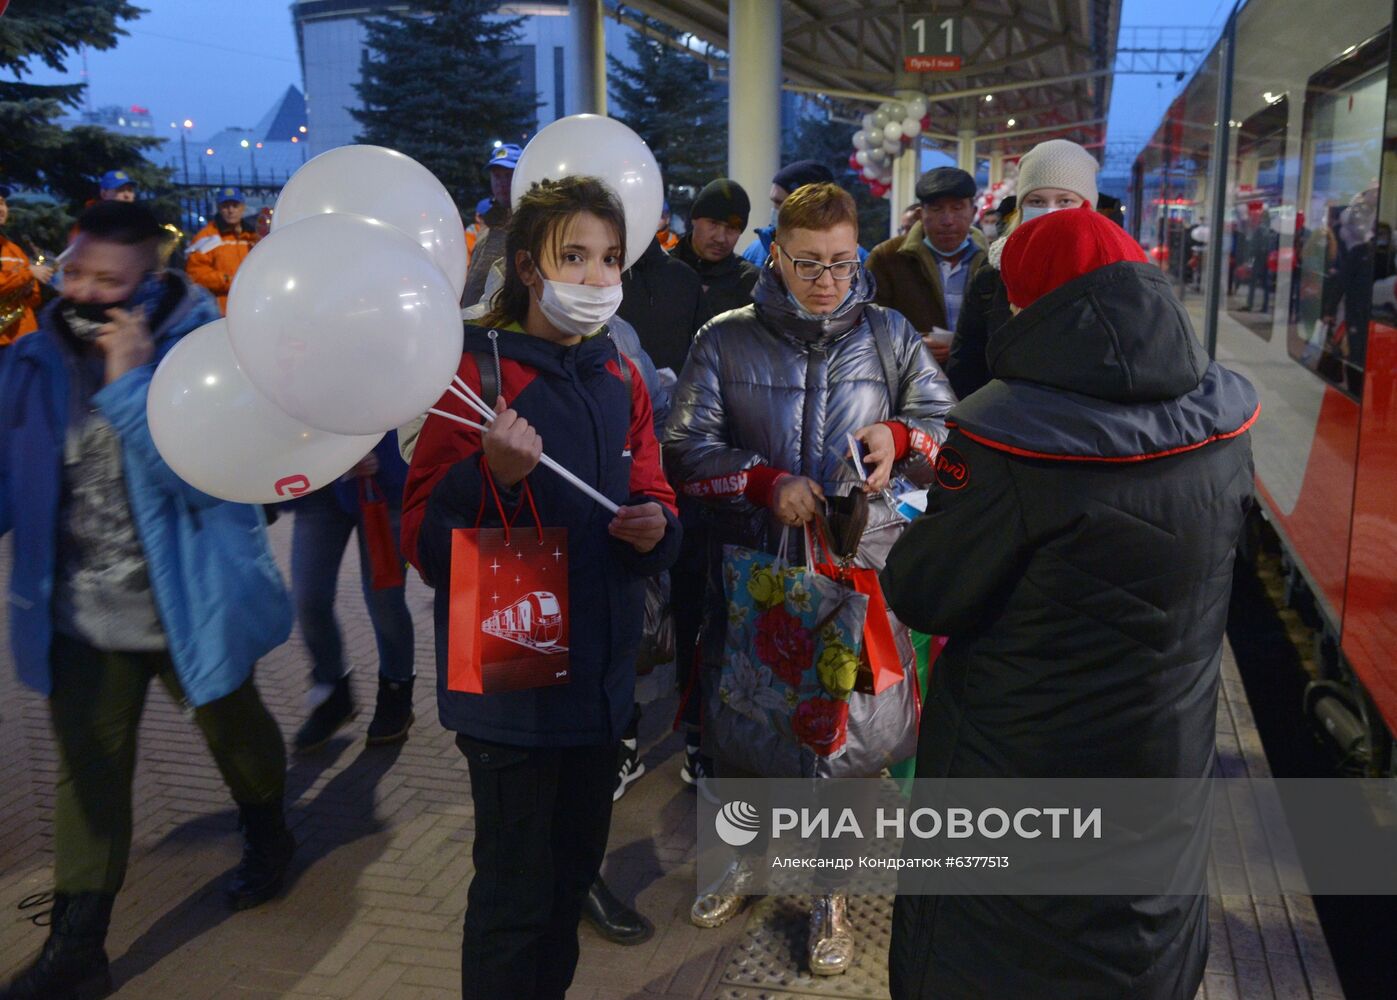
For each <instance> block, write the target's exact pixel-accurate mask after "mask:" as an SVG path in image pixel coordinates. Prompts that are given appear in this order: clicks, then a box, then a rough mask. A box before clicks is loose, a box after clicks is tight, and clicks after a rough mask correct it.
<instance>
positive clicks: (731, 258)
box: [674, 177, 759, 316]
mask: <svg viewBox="0 0 1397 1000" xmlns="http://www.w3.org/2000/svg"><path fill="white" fill-rule="evenodd" d="M751 212H752V202H751V201H750V200H749V199H748V197H747V192H746V191H744V190H742V186H741V185H739V184H738V183H737V181H734V180H730V179H729V178H727V177H720V178H719V179H718V180H716V181H712V182H710V183H709V184H708V185H707V186H705V187H704V189H703V190H702V191H700V192H699V194H698V197H697V198H695V199H694V205H693V208H691V209H690V210H689V233H688V235H687V236H685V237H684V238H683V239H682V240H680V241H679V245H678V246H677V247H675V248H674V256H675V257H678V258H679V259H680V260H682V261H683V262H684V263H685V264H688V265H689V266H690V267H691V268H693V269H694V270H695V271H696V272H697V273H698V276H699V280H700V281H701V282H703V294H704V300H705V301H706V302H707V304H708V311H709V313H710V314H711V315H713V316H717V315H718V314H719V313H725V312H727V311H728V310H729V309H741V308H742V307H743V306H746V305H751V304H752V289H753V288H754V287H755V286H756V284H757V274H758V273H759V272H758V271H757V268H756V266H755V265H753V264H752V263H751V262H749V261H746V260H743V259H742V258H741V257H739V256H737V254H735V253H733V252H732V251H733V247H735V246H737V241H738V239H739V238H741V236H742V231H743V230H744V229H746V228H747V217H748V216H749V215H750V214H751Z"/></svg>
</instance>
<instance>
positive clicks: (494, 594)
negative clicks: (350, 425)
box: [446, 471, 568, 694]
mask: <svg viewBox="0 0 1397 1000" xmlns="http://www.w3.org/2000/svg"><path fill="white" fill-rule="evenodd" d="M485 482H486V484H487V485H488V487H489V490H490V493H491V494H492V495H493V496H494V500H495V506H496V509H498V510H499V512H500V520H501V521H502V522H503V523H504V525H505V527H503V528H480V527H476V528H457V529H456V530H454V531H453V532H452V533H451V610H450V615H449V619H448V624H447V676H446V687H447V689H448V690H450V691H465V692H469V693H471V694H498V693H499V692H502V691H520V690H523V689H525V688H536V687H546V686H548V685H550V684H566V683H567V682H568V534H567V529H566V528H545V527H543V526H542V524H541V523H540V522H539V518H538V510H537V509H536V508H535V507H534V498H533V493H532V492H531V491H530V490H529V485H528V483H527V482H525V483H524V498H525V500H527V502H528V505H529V509H530V510H531V511H532V512H533V516H534V526H533V530H529V529H528V528H527V527H521V528H512V527H511V525H512V522H513V518H506V517H505V515H504V507H503V505H502V504H501V503H500V498H499V493H498V492H497V491H496V490H495V483H494V480H493V479H492V478H491V477H490V474H489V472H488V471H487V472H486V473H485ZM483 491H484V490H483V488H482V492H483ZM481 501H482V502H481V509H482V512H483V510H484V505H485V503H484V501H485V498H484V497H483V496H482V498H481ZM520 506H521V507H522V506H523V503H522V502H521V504H520ZM515 514H516V516H517V514H518V511H517V510H516V512H515ZM476 523H477V524H479V519H478V518H477V521H476Z"/></svg>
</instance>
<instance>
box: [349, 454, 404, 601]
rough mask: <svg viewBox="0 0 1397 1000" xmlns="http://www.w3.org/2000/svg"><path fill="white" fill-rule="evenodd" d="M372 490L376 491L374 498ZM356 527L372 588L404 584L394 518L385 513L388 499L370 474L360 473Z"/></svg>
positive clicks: (380, 588)
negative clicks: (361, 537) (359, 533)
mask: <svg viewBox="0 0 1397 1000" xmlns="http://www.w3.org/2000/svg"><path fill="white" fill-rule="evenodd" d="M374 494H377V499H375V497H374ZM359 530H360V531H361V532H362V533H363V536H364V551H365V552H367V553H368V554H369V569H370V572H371V574H372V579H373V589H374V590H389V589H391V588H393V587H401V586H402V585H403V581H404V577H403V557H402V555H401V553H400V552H399V551H398V542H397V539H395V538H394V537H393V521H392V519H391V518H390V517H389V516H388V501H387V500H386V499H385V498H384V496H383V491H382V490H381V489H379V488H378V483H377V482H375V481H374V478H373V477H372V476H360V477H359Z"/></svg>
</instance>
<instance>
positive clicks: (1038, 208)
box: [1019, 205, 1064, 222]
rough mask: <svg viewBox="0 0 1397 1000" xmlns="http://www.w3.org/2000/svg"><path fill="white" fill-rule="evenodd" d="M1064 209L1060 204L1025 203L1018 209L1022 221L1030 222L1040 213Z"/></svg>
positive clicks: (1047, 213) (1050, 212)
mask: <svg viewBox="0 0 1397 1000" xmlns="http://www.w3.org/2000/svg"><path fill="white" fill-rule="evenodd" d="M1061 211H1064V208H1063V206H1061V205H1025V206H1024V207H1023V208H1021V209H1019V216H1020V218H1022V219H1023V221H1024V222H1030V221H1032V220H1033V219H1036V218H1038V217H1039V216H1040V215H1051V214H1052V213H1053V212H1061Z"/></svg>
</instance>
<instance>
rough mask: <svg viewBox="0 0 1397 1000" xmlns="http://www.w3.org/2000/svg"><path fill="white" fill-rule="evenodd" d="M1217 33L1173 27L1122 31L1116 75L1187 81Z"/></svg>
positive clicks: (1163, 26)
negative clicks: (1158, 77)
mask: <svg viewBox="0 0 1397 1000" xmlns="http://www.w3.org/2000/svg"><path fill="white" fill-rule="evenodd" d="M1217 33H1218V32H1217V29H1216V28H1208V27H1191V28H1185V27H1175V26H1172V25H1157V26H1153V27H1147V26H1143V25H1142V26H1138V27H1137V26H1127V27H1124V28H1121V30H1120V41H1119V42H1118V43H1117V45H1116V73H1118V74H1122V73H1132V74H1147V75H1158V76H1176V77H1178V78H1179V79H1183V78H1184V77H1185V76H1188V75H1189V74H1190V73H1192V72H1193V71H1194V69H1195V68H1196V67H1197V66H1198V62H1199V60H1201V59H1202V58H1203V56H1204V55H1205V54H1206V53H1207V51H1208V49H1209V47H1210V46H1211V45H1212V44H1213V42H1214V41H1215V40H1216V38H1217Z"/></svg>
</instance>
